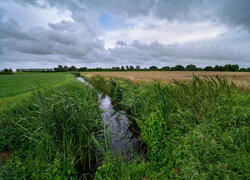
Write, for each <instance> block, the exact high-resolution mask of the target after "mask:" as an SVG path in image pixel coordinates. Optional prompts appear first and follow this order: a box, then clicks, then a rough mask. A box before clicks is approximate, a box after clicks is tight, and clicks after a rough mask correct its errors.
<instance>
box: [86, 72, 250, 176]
mask: <svg viewBox="0 0 250 180" xmlns="http://www.w3.org/2000/svg"><path fill="white" fill-rule="evenodd" d="M85 78H86V77H85ZM86 79H87V80H88V81H89V82H90V83H91V84H92V85H93V86H94V87H96V88H97V89H99V90H102V91H105V92H106V93H108V94H110V95H111V96H112V99H113V101H114V102H115V103H118V104H120V105H121V106H122V107H123V108H124V109H125V110H126V111H127V112H128V114H130V117H131V118H132V119H134V120H135V121H136V122H137V123H138V125H139V127H140V135H141V138H142V141H143V142H144V143H145V144H146V146H147V149H148V154H147V158H148V159H147V160H146V161H143V160H138V161H134V162H133V163H129V162H125V161H123V160H119V159H112V158H106V160H105V161H104V164H103V165H102V166H101V167H99V168H98V170H97V173H96V177H98V178H100V179H102V178H103V177H105V178H106V179H108V178H111V179H143V178H146V179H172V178H181V179H247V178H249V169H250V163H249V162H250V154H249V149H250V144H249V132H250V129H249V127H250V126H249V125H250V124H249V114H250V113H249V104H250V94H249V91H248V90H245V89H241V88H239V87H236V86H235V85H234V84H233V83H229V82H228V81H227V80H226V79H221V78H219V77H216V78H207V77H203V78H198V77H193V80H192V81H191V82H189V83H187V82H178V81H174V83H173V84H168V85H166V84H161V83H159V82H151V83H141V82H133V81H129V80H125V79H121V78H120V79H119V78H113V79H109V80H107V79H105V78H104V77H102V76H92V77H89V78H86ZM101 177H102V178H101Z"/></svg>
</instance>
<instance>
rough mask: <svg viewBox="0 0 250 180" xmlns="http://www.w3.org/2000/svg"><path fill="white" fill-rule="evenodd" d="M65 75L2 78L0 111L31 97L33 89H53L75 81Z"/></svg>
mask: <svg viewBox="0 0 250 180" xmlns="http://www.w3.org/2000/svg"><path fill="white" fill-rule="evenodd" d="M73 77H74V76H72V75H71V74H63V73H18V74H14V75H2V76H0V111H1V110H3V109H6V108H8V107H9V106H13V105H15V104H17V103H19V102H21V101H22V100H24V99H27V98H28V96H30V95H31V93H30V92H31V91H32V88H37V87H39V86H41V87H43V88H51V87H56V86H60V85H62V84H66V83H68V82H69V81H71V80H72V79H73Z"/></svg>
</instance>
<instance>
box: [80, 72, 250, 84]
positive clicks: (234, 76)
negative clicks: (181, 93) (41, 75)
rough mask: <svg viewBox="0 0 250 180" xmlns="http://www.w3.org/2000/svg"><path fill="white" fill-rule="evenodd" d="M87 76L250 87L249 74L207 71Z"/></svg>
mask: <svg viewBox="0 0 250 180" xmlns="http://www.w3.org/2000/svg"><path fill="white" fill-rule="evenodd" d="M82 74H85V75H87V76H93V75H102V76H109V77H118V78H126V79H130V80H135V81H144V82H150V81H152V80H158V81H160V82H172V81H173V79H175V80H177V81H191V80H192V76H193V75H195V76H198V77H201V76H208V77H215V76H216V75H218V76H220V77H224V78H227V79H228V80H230V81H231V80H233V81H234V82H235V83H237V84H239V85H244V86H248V87H250V72H209V71H146V72H143V71H139V72H136V71H133V72H129V71H127V72H87V73H86V72H84V73H82Z"/></svg>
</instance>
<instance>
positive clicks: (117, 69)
mask: <svg viewBox="0 0 250 180" xmlns="http://www.w3.org/2000/svg"><path fill="white" fill-rule="evenodd" d="M111 70H112V71H120V70H121V69H120V67H112V68H111Z"/></svg>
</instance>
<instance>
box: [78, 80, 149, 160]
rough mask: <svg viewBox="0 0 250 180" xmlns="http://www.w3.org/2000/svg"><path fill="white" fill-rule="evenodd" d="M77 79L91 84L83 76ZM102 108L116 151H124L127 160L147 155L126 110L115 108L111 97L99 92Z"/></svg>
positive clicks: (114, 150)
mask: <svg viewBox="0 0 250 180" xmlns="http://www.w3.org/2000/svg"><path fill="white" fill-rule="evenodd" d="M77 79H78V80H79V81H80V82H82V83H84V84H86V85H89V86H91V84H89V83H88V82H87V81H85V80H84V79H83V78H81V77H77ZM91 87H92V86H91ZM99 101H100V108H101V109H102V110H103V113H102V117H103V121H104V123H105V124H106V125H108V128H107V130H108V131H109V132H110V136H111V143H112V149H113V152H114V153H122V155H123V157H124V158H125V159H127V160H132V159H134V158H135V157H137V156H139V157H141V158H144V157H145V153H146V148H145V146H144V145H143V144H142V143H141V142H140V141H139V140H138V137H139V136H138V132H136V129H137V128H136V127H135V125H133V123H132V122H131V120H130V119H129V118H128V117H127V116H126V115H125V112H124V111H122V110H120V109H118V110H117V108H115V106H114V105H112V103H111V97H110V96H108V95H105V94H99Z"/></svg>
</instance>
